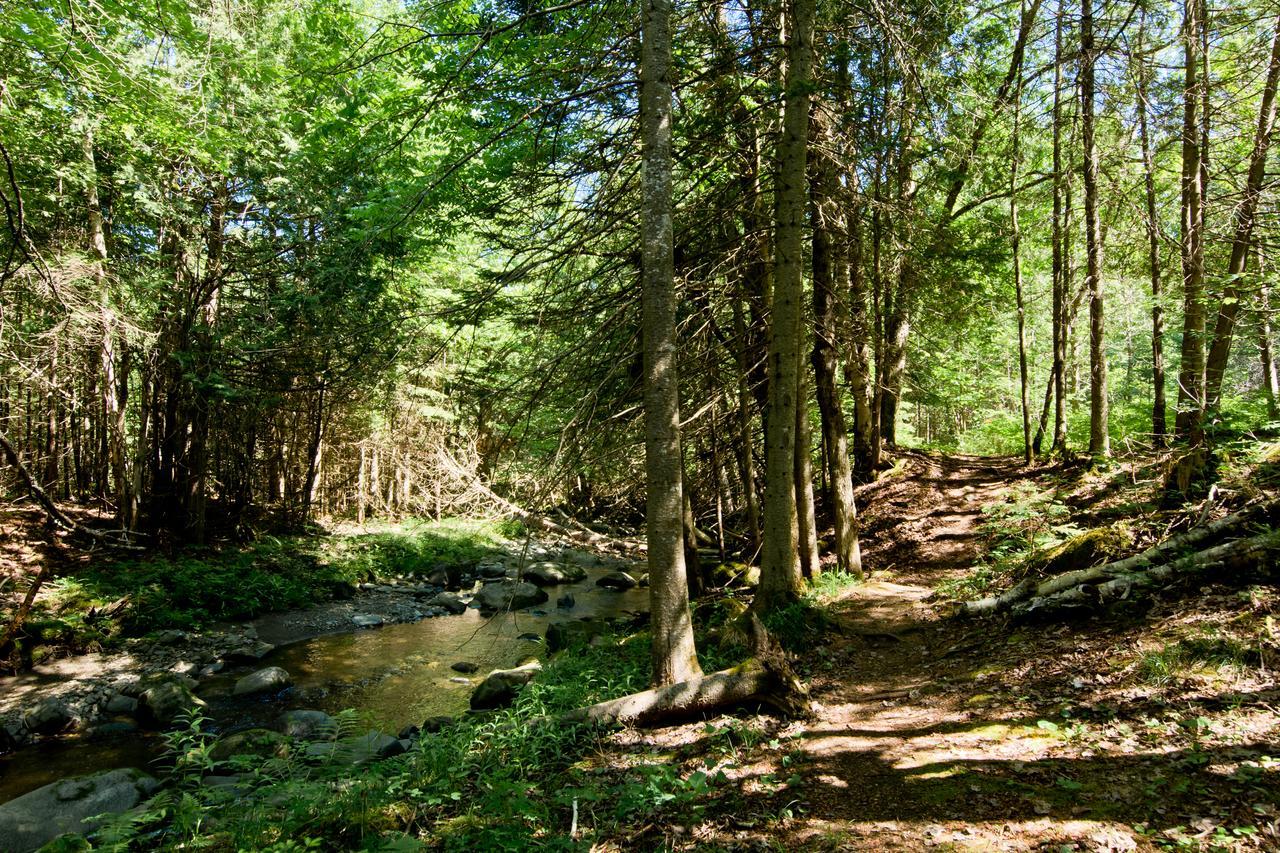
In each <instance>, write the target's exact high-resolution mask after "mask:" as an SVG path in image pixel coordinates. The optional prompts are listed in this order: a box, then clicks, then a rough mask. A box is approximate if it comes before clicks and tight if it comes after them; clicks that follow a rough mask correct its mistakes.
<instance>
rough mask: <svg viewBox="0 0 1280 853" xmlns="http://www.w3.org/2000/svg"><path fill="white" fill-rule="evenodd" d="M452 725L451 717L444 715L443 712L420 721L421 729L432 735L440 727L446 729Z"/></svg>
mask: <svg viewBox="0 0 1280 853" xmlns="http://www.w3.org/2000/svg"><path fill="white" fill-rule="evenodd" d="M452 725H453V717H446V716H444V715H443V714H442V715H440V716H437V717H427V718H426V719H425V720H423V721H422V727H421V730H422V732H423V733H425V734H429V735H433V734H435V733H436V732H438V731H440V730H441V729H447V728H449V726H452Z"/></svg>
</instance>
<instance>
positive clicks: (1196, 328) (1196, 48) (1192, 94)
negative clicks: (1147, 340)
mask: <svg viewBox="0 0 1280 853" xmlns="http://www.w3.org/2000/svg"><path fill="white" fill-rule="evenodd" d="M1203 8H1204V7H1203V5H1202V3H1201V0H1185V2H1184V3H1183V24H1182V38H1183V72H1184V79H1183V89H1182V220H1181V232H1180V233H1181V240H1180V245H1181V253H1182V306H1183V307H1182V366H1181V368H1180V370H1179V372H1178V415H1177V418H1176V421H1175V425H1176V428H1177V432H1178V436H1179V437H1181V438H1184V439H1189V440H1190V441H1191V442H1192V443H1196V442H1198V441H1199V440H1200V438H1201V429H1202V419H1203V415H1204V404H1205V400H1204V389H1205V363H1204V333H1205V293H1204V184H1203V180H1204V172H1205V169H1204V162H1203V159H1204V150H1203V146H1202V145H1201V138H1200V122H1199V120H1198V119H1197V117H1196V113H1197V110H1198V109H1199V107H1200V101H1201V92H1200V90H1201V87H1202V86H1204V85H1205V84H1204V82H1203V81H1201V79H1200V66H1201V61H1202V55H1201V39H1202V30H1203V28H1204V26H1205V23H1204V16H1203Z"/></svg>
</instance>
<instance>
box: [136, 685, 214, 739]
mask: <svg viewBox="0 0 1280 853" xmlns="http://www.w3.org/2000/svg"><path fill="white" fill-rule="evenodd" d="M204 707H205V702H204V700H203V699H200V698H198V697H197V696H196V695H195V694H194V693H192V692H191V688H190V687H188V686H187V685H186V684H184V683H183V682H181V681H177V680H176V679H175V680H172V681H162V682H160V683H159V684H156V685H154V686H152V687H148V688H147V689H146V690H144V691H142V695H141V696H139V697H138V719H139V720H140V721H141V722H143V723H146V724H148V725H151V726H155V727H157V728H168V727H169V726H170V725H172V724H173V722H174V721H175V720H177V719H178V717H180V716H182V715H183V714H191V713H193V712H194V711H196V710H197V709H200V708H204Z"/></svg>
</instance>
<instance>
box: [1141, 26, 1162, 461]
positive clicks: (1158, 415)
mask: <svg viewBox="0 0 1280 853" xmlns="http://www.w3.org/2000/svg"><path fill="white" fill-rule="evenodd" d="M1141 15H1142V17H1141V18H1140V19H1139V23H1138V49H1137V51H1136V52H1135V53H1136V54H1137V55H1136V56H1135V61H1136V62H1137V63H1138V65H1137V68H1136V69H1134V73H1133V79H1134V92H1135V95H1136V97H1137V103H1136V104H1135V105H1134V106H1135V108H1136V109H1137V111H1138V137H1139V140H1140V141H1141V143H1142V177H1143V185H1144V188H1145V190H1146V203H1147V207H1146V217H1147V267H1148V270H1149V272H1150V274H1151V384H1152V391H1153V393H1152V399H1151V436H1152V443H1153V444H1154V445H1155V446H1156V447H1164V444H1165V435H1166V433H1167V432H1168V425H1167V424H1166V423H1165V409H1166V406H1167V403H1166V400H1165V393H1164V306H1163V305H1162V304H1161V294H1160V276H1161V273H1160V220H1159V219H1158V218H1157V217H1156V175H1155V172H1156V169H1155V154H1154V152H1153V150H1152V145H1151V135H1150V131H1149V129H1148V127H1147V113H1148V111H1149V108H1148V106H1147V93H1148V91H1149V90H1150V79H1151V65H1150V63H1149V62H1148V61H1147V60H1146V58H1145V57H1144V56H1143V55H1142V51H1143V48H1144V46H1145V44H1144V42H1143V34H1144V32H1145V30H1146V23H1147V12H1146V9H1145V8H1143V10H1142V12H1141Z"/></svg>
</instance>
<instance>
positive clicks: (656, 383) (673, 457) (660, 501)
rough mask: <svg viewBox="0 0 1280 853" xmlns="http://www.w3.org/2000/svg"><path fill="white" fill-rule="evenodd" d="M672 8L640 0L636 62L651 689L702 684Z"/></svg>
mask: <svg viewBox="0 0 1280 853" xmlns="http://www.w3.org/2000/svg"><path fill="white" fill-rule="evenodd" d="M670 22H671V4H670V2H669V0H646V2H645V6H644V22H643V32H642V35H641V54H640V56H641V58H640V114H641V115H640V127H641V138H642V141H643V153H642V155H641V156H642V160H643V162H642V165H641V168H642V180H641V184H642V206H641V217H640V218H641V222H640V231H641V238H640V252H641V274H642V277H643V284H642V287H643V300H644V374H645V393H644V403H645V469H646V472H647V474H648V477H647V487H646V494H645V498H646V500H645V524H646V529H647V531H648V532H647V536H648V542H649V549H648V553H649V576H650V587H649V607H650V614H651V619H652V625H653V627H652V635H653V648H652V658H653V680H654V683H655V684H657V685H659V686H661V685H665V684H674V683H676V682H679V681H687V680H689V679H690V678H692V677H694V676H696V675H699V674H700V673H701V669H700V668H699V666H698V657H697V652H696V650H695V648H694V641H693V620H692V619H691V618H690V615H689V590H688V581H687V579H686V577H685V565H684V526H683V523H684V499H683V495H682V492H681V476H682V468H683V463H682V461H681V460H682V459H683V456H682V454H681V450H680V384H679V379H678V375H677V366H676V357H677V346H676V295H675V278H674V276H675V272H674V256H673V243H672V241H673V236H672V231H673V229H672V222H671V217H672V201H671V118H672V116H671V23H670Z"/></svg>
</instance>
